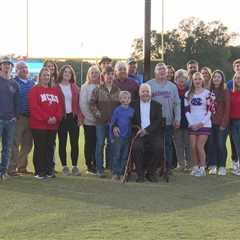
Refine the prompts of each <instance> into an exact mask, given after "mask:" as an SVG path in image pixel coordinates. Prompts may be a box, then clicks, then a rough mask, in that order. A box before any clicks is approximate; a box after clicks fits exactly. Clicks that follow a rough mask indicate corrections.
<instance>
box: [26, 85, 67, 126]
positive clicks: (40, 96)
mask: <svg viewBox="0 0 240 240" xmlns="http://www.w3.org/2000/svg"><path fill="white" fill-rule="evenodd" d="M29 106H30V127H31V128H33V129H42V130H57V129H58V127H59V124H60V121H61V119H62V116H63V103H62V101H61V100H60V96H59V92H58V90H57V89H56V88H55V87H54V88H45V87H42V86H40V85H37V86H35V87H33V89H32V90H31V92H30V94H29ZM50 117H55V118H56V119H57V122H56V124H48V119H49V118H50Z"/></svg>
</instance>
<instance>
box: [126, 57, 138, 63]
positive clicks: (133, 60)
mask: <svg viewBox="0 0 240 240" xmlns="http://www.w3.org/2000/svg"><path fill="white" fill-rule="evenodd" d="M132 63H137V61H136V59H135V58H133V57H131V58H129V59H128V60H127V64H132Z"/></svg>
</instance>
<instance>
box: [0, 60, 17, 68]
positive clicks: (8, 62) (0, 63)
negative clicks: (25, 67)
mask: <svg viewBox="0 0 240 240" xmlns="http://www.w3.org/2000/svg"><path fill="white" fill-rule="evenodd" d="M4 63H7V64H10V65H11V66H12V67H14V64H13V63H12V62H11V61H2V62H0V65H2V64H4Z"/></svg>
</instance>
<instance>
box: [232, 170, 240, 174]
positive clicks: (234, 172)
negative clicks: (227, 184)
mask: <svg viewBox="0 0 240 240" xmlns="http://www.w3.org/2000/svg"><path fill="white" fill-rule="evenodd" d="M232 174H233V175H236V176H240V169H239V168H237V169H235V170H234V169H233V170H232Z"/></svg>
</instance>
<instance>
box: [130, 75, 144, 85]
mask: <svg viewBox="0 0 240 240" xmlns="http://www.w3.org/2000/svg"><path fill="white" fill-rule="evenodd" d="M128 78H130V79H133V80H135V81H136V82H137V83H138V84H139V85H141V84H142V83H143V74H139V73H137V74H136V75H132V74H129V75H128Z"/></svg>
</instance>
